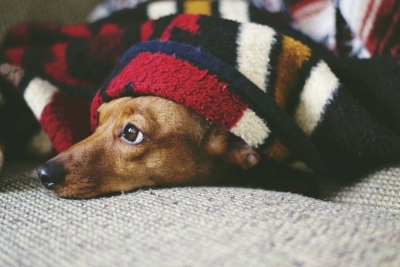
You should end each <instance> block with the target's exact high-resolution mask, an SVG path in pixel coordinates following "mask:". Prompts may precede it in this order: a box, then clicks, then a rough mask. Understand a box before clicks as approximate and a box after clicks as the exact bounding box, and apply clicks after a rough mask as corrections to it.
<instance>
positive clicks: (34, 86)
mask: <svg viewBox="0 0 400 267" xmlns="http://www.w3.org/2000/svg"><path fill="white" fill-rule="evenodd" d="M56 91H58V90H57V88H56V87H54V86H53V85H52V84H50V83H49V82H47V81H45V80H42V79H40V78H34V79H33V80H32V81H31V82H30V83H29V84H28V87H27V88H26V90H25V93H24V98H25V101H26V103H27V104H28V106H29V108H30V109H31V110H32V111H33V114H34V115H35V117H36V118H37V119H38V120H40V116H41V115H42V112H43V109H44V108H45V107H46V105H47V104H49V103H50V102H51V100H52V98H53V95H54V93H55V92H56Z"/></svg>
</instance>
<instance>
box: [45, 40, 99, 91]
mask: <svg viewBox="0 0 400 267" xmlns="http://www.w3.org/2000/svg"><path fill="white" fill-rule="evenodd" d="M67 47H68V43H61V44H56V45H54V46H53V47H52V48H51V52H52V56H53V61H52V62H50V63H46V64H44V70H45V71H46V74H47V75H48V76H49V77H50V78H51V79H53V80H54V81H56V82H62V83H66V84H68V85H79V86H85V87H93V86H94V85H93V84H91V83H88V82H84V81H80V80H77V79H74V78H73V77H71V75H70V74H69V73H68V67H67V61H66V51H67Z"/></svg>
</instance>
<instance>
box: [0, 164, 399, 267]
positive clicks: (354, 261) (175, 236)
mask: <svg viewBox="0 0 400 267" xmlns="http://www.w3.org/2000/svg"><path fill="white" fill-rule="evenodd" d="M36 166H37V165H36V164H34V163H8V164H6V165H5V169H4V172H3V173H2V175H1V177H0V190H1V191H0V192H1V193H0V232H1V235H0V247H1V250H0V265H1V266H28V265H29V266H55V265H57V266H133V265H135V266H233V265H234V266H265V264H266V263H268V265H279V266H293V265H300V266H302V265H307V266H339V265H342V266H356V265H357V266H359V265H365V266H381V265H383V264H392V265H393V266H395V265H400V255H399V253H398V251H400V224H399V223H398V221H399V219H400V212H398V211H388V210H384V209H378V208H371V207H368V206H361V205H348V204H341V203H332V202H325V201H320V200H315V199H311V198H307V197H303V196H299V195H295V194H290V193H279V192H273V191H266V190H256V189H243V188H232V187H230V188H216V187H210V188H206V187H198V188H195V187H186V188H170V189H153V190H139V191H137V192H132V193H127V194H123V195H118V196H113V197H104V198H98V199H91V200H66V199H59V198H56V197H54V196H52V195H51V194H49V193H48V192H47V191H46V190H45V189H44V188H42V187H41V186H40V184H39V183H38V181H37V178H36V174H35V171H34V167H36Z"/></svg>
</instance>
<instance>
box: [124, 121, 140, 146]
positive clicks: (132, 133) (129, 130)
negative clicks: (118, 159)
mask: <svg viewBox="0 0 400 267" xmlns="http://www.w3.org/2000/svg"><path fill="white" fill-rule="evenodd" d="M122 138H123V139H124V140H125V141H126V142H128V143H129V144H131V145H136V144H139V143H140V142H142V141H143V138H144V136H143V133H142V132H141V131H139V129H138V128H136V127H135V125H133V124H131V123H128V124H127V125H126V126H125V128H124V130H123V132H122Z"/></svg>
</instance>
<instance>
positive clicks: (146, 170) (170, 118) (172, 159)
mask: <svg viewBox="0 0 400 267" xmlns="http://www.w3.org/2000/svg"><path fill="white" fill-rule="evenodd" d="M99 112H100V115H99V125H98V128H97V129H96V131H95V132H94V133H93V134H92V135H91V136H90V137H88V138H87V139H85V140H83V141H81V142H80V143H78V144H76V145H74V146H73V147H71V148H70V149H69V150H67V151H65V152H63V153H61V154H59V155H58V156H56V157H55V158H53V159H51V160H49V161H48V162H47V163H45V164H44V165H42V166H41V167H39V169H38V175H39V178H40V180H41V182H42V184H43V185H44V186H45V187H46V188H48V189H50V190H52V191H53V192H54V193H55V194H56V195H57V196H60V197H67V198H90V197H95V196H99V195H104V194H107V193H115V192H124V191H130V190H133V189H137V188H142V187H150V186H170V185H209V184H214V183H218V182H221V180H222V179H223V178H224V174H226V171H227V170H228V169H229V164H236V165H239V166H240V167H241V168H243V169H248V168H250V167H252V166H254V165H256V164H257V163H258V161H259V154H258V153H257V151H256V150H255V149H253V148H252V147H251V146H249V145H247V144H246V143H245V142H244V141H243V140H241V139H240V138H238V137H236V136H234V135H233V134H231V133H230V132H228V131H226V130H224V129H222V128H220V127H219V126H217V125H215V124H212V123H209V122H207V121H206V120H205V119H204V118H203V117H202V116H200V115H198V114H197V113H195V112H193V111H191V110H189V109H188V108H186V107H183V106H181V105H179V104H176V103H174V102H172V101H170V100H166V99H163V98H159V97H155V96H142V97H137V98H129V97H125V98H120V99H117V100H113V101H111V102H109V103H107V104H103V105H102V106H101V107H100V108H99Z"/></svg>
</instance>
